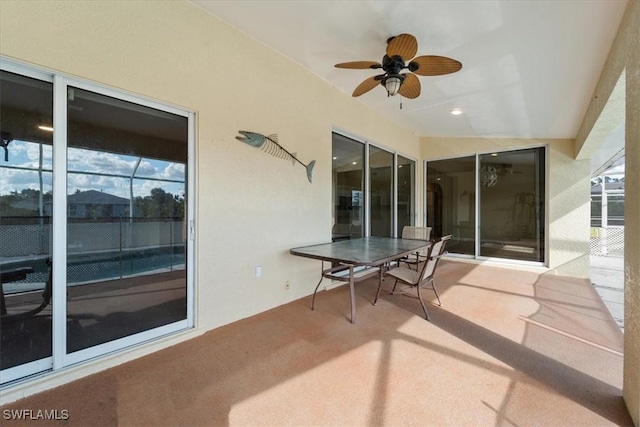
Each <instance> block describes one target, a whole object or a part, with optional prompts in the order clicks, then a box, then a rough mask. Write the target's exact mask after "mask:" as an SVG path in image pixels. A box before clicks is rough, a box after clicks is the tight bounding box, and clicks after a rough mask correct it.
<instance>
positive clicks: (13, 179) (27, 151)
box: [0, 141, 185, 199]
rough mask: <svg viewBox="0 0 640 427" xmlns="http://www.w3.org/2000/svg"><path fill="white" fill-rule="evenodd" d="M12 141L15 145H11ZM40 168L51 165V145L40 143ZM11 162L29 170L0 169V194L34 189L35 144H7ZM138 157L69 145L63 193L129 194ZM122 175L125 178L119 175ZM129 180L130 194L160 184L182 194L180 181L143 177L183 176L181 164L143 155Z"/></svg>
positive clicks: (37, 156) (47, 182)
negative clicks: (41, 162)
mask: <svg viewBox="0 0 640 427" xmlns="http://www.w3.org/2000/svg"><path fill="white" fill-rule="evenodd" d="M14 144H15V145H14ZM42 148H43V150H42V157H43V168H44V169H49V170H50V169H51V167H52V164H51V163H52V147H51V146H50V145H43V147H42ZM11 155H12V159H11V160H12V162H11V166H19V167H26V168H32V169H34V170H33V171H24V170H15V169H1V170H0V173H1V175H0V178H1V179H0V194H9V193H11V192H12V191H20V190H22V189H25V188H32V189H38V188H39V182H38V180H39V178H38V172H37V169H38V165H39V159H40V149H39V144H37V143H30V142H24V141H14V142H12V146H11ZM137 160H138V158H137V157H133V156H127V155H119V154H115V153H105V152H99V151H92V150H84V149H79V148H69V149H68V151H67V164H68V170H69V171H71V172H70V173H68V174H67V193H68V194H73V193H75V192H76V191H88V190H96V191H102V192H105V193H108V194H112V195H115V196H119V197H125V198H127V199H128V198H129V197H130V194H129V185H130V183H129V179H128V177H129V176H131V174H132V173H133V170H134V168H135V165H136V162H137ZM74 172H91V173H101V174H105V175H110V174H111V175H121V176H119V177H114V176H102V175H89V174H84V173H74ZM122 176H125V177H127V178H123V177H122ZM136 177H137V179H135V180H134V181H133V186H134V196H140V197H145V196H148V195H149V194H150V192H151V190H152V189H154V188H162V189H163V190H164V191H166V192H167V193H171V194H173V195H178V196H182V194H183V193H184V191H185V189H184V184H182V183H168V182H162V181H151V180H145V179H144V178H145V177H148V178H156V179H170V180H179V181H184V180H185V165H183V164H179V163H172V162H166V161H161V160H150V159H143V160H142V161H141V162H140V164H139V165H138V169H137V170H136ZM44 181H45V182H44V187H43V188H44V191H45V192H48V191H51V172H45V174H44Z"/></svg>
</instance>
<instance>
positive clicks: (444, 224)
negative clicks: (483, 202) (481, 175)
mask: <svg viewBox="0 0 640 427" xmlns="http://www.w3.org/2000/svg"><path fill="white" fill-rule="evenodd" d="M475 165H476V160H475V157H474V156H472V157H461V158H457V159H448V160H438V161H433V162H429V163H428V164H427V226H428V227H432V236H433V237H434V238H438V237H442V236H445V235H448V234H451V235H453V238H452V240H451V242H450V243H449V244H448V245H447V249H448V250H449V251H450V252H455V253H459V254H467V255H474V254H475V224H476V221H475V179H476V173H475V168H476V166H475Z"/></svg>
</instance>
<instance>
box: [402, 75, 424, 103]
mask: <svg viewBox="0 0 640 427" xmlns="http://www.w3.org/2000/svg"><path fill="white" fill-rule="evenodd" d="M403 76H404V81H403V82H402V85H401V86H400V90H399V91H398V93H399V94H400V95H401V96H404V97H405V98H409V99H414V98H417V97H418V96H420V80H418V77H417V76H416V75H415V74H411V73H405V74H403Z"/></svg>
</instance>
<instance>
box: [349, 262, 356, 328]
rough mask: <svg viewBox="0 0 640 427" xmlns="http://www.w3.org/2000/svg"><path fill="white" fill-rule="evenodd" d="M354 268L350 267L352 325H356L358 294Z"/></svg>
mask: <svg viewBox="0 0 640 427" xmlns="http://www.w3.org/2000/svg"><path fill="white" fill-rule="evenodd" d="M354 282H355V281H354V280H353V266H352V265H351V266H349V298H350V300H351V323H356V293H355V289H354Z"/></svg>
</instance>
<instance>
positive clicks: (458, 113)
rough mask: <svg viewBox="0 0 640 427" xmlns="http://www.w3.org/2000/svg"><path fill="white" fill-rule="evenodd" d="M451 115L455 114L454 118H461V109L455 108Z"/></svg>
mask: <svg viewBox="0 0 640 427" xmlns="http://www.w3.org/2000/svg"><path fill="white" fill-rule="evenodd" d="M451 114H453V115H454V116H459V115H460V114H462V110H461V109H459V108H454V109H453V110H451Z"/></svg>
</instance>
